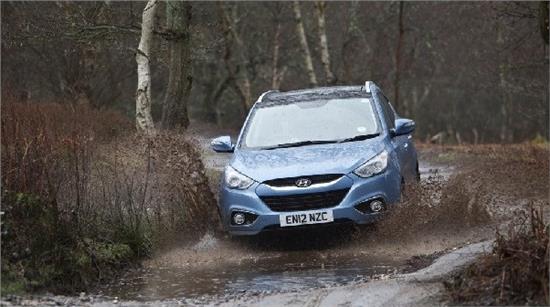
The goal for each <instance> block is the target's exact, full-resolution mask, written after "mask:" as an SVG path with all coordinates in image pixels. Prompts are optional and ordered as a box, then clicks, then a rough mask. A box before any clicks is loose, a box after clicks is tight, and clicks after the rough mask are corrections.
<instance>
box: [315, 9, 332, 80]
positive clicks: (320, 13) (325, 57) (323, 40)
mask: <svg viewBox="0 0 550 307" xmlns="http://www.w3.org/2000/svg"><path fill="white" fill-rule="evenodd" d="M326 6H327V4H326V3H325V2H324V1H317V2H315V8H316V11H317V27H318V31H319V45H320V47H321V63H322V64H323V69H324V71H325V80H326V84H334V82H335V81H336V79H335V78H334V74H333V73H332V70H331V68H330V54H329V52H328V42H327V30H326V22H325V9H326Z"/></svg>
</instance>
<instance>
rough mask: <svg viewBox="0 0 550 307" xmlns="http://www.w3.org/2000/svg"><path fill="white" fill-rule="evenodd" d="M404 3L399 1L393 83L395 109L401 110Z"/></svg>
mask: <svg viewBox="0 0 550 307" xmlns="http://www.w3.org/2000/svg"><path fill="white" fill-rule="evenodd" d="M403 5H404V3H403V1H399V17H398V18H399V19H398V25H397V26H398V31H399V33H398V36H397V47H396V48H395V80H394V83H393V90H394V95H393V102H394V106H395V108H396V109H397V108H399V107H400V104H401V102H400V101H399V82H400V78H401V56H402V55H401V49H403V34H404V30H403Z"/></svg>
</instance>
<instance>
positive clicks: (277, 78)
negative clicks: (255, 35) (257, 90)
mask: <svg viewBox="0 0 550 307" xmlns="http://www.w3.org/2000/svg"><path fill="white" fill-rule="evenodd" d="M281 13H282V4H281V3H280V2H275V12H274V13H273V15H274V18H273V19H274V20H273V21H274V23H275V35H274V37H273V51H272V59H271V88H272V89H279V88H280V87H281V82H282V80H283V78H284V75H285V73H286V66H283V67H282V68H280V67H279V58H280V55H279V53H280V49H281V31H282V24H281Z"/></svg>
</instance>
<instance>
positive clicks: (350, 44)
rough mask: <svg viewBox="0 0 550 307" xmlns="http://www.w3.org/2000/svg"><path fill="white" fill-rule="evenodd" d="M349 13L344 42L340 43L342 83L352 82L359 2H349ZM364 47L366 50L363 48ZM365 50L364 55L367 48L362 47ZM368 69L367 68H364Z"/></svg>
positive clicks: (357, 36)
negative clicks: (342, 70)
mask: <svg viewBox="0 0 550 307" xmlns="http://www.w3.org/2000/svg"><path fill="white" fill-rule="evenodd" d="M349 5H350V6H349V14H348V27H347V30H346V34H345V39H344V42H343V43H342V53H341V55H340V56H341V58H342V63H343V69H344V72H343V80H342V81H344V83H347V84H351V83H354V74H353V71H354V69H353V68H354V67H355V66H356V65H357V64H356V61H355V59H354V58H353V57H354V55H353V52H355V51H356V50H358V49H359V44H358V41H359V39H360V37H359V36H360V32H361V30H360V28H359V21H358V18H357V8H358V5H359V2H357V1H352V2H350V4H349ZM365 47H368V45H365ZM365 49H366V50H365ZM363 50H364V52H365V55H367V54H368V53H369V50H368V48H364V49H363ZM365 70H366V71H368V70H367V69H365ZM365 77H366V76H364V75H363V76H362V77H361V80H362V81H364V78H365Z"/></svg>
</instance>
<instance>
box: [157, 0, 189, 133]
mask: <svg viewBox="0 0 550 307" xmlns="http://www.w3.org/2000/svg"><path fill="white" fill-rule="evenodd" d="M190 22H191V4H190V3H189V2H183V1H167V2H166V27H167V30H168V31H169V33H171V34H172V35H173V37H171V38H169V40H168V44H169V50H170V60H169V77H168V86H167V88H166V94H165V96H164V104H163V108H162V122H161V125H162V128H164V129H173V128H187V126H188V125H189V118H188V112H187V103H188V99H189V94H190V92H191V86H192V84H193V76H192V63H191V50H190V41H191V40H190V35H189V26H190Z"/></svg>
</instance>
